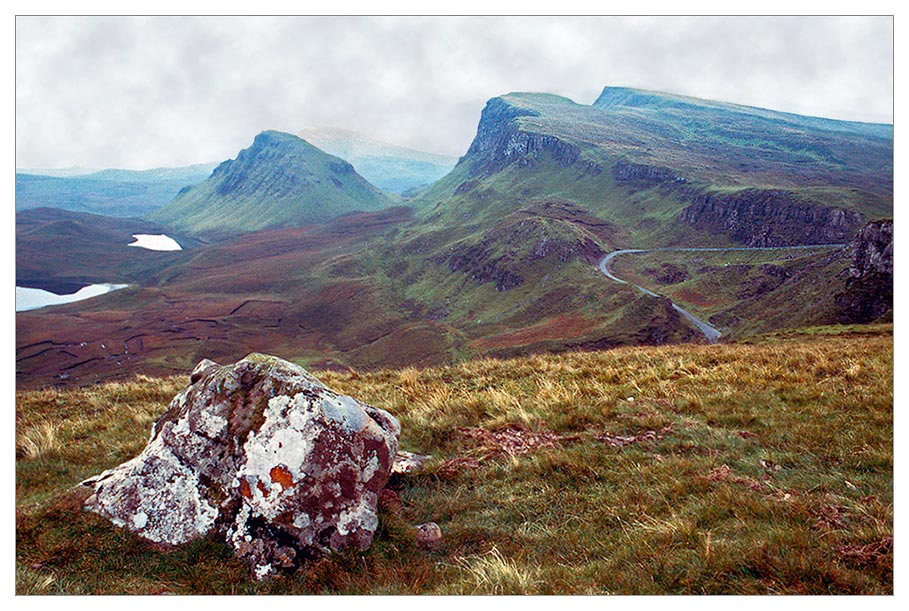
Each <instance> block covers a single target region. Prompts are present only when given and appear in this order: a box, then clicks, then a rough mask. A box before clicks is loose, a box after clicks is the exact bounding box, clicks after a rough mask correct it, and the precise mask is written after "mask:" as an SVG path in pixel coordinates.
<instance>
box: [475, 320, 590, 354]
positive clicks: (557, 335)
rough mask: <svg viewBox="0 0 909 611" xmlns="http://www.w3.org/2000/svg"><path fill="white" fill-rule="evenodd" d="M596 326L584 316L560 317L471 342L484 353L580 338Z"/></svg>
mask: <svg viewBox="0 0 909 611" xmlns="http://www.w3.org/2000/svg"><path fill="white" fill-rule="evenodd" d="M594 326H596V323H594V322H593V321H590V320H588V319H586V318H584V317H583V316H560V317H558V318H553V319H550V320H548V321H546V322H544V323H541V324H539V325H534V326H532V327H526V328H524V329H519V330H517V331H512V332H508V333H501V334H499V335H493V336H491V337H484V338H481V339H477V340H475V341H473V342H471V344H470V346H471V348H473V349H474V350H478V351H483V350H491V349H493V348H506V347H510V346H523V345H526V344H532V343H534V342H540V341H547V340H563V339H564V338H566V337H578V336H580V335H583V334H584V333H585V332H586V331H589V330H591V329H593V328H594Z"/></svg>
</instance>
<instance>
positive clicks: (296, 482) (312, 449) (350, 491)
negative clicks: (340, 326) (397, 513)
mask: <svg viewBox="0 0 909 611" xmlns="http://www.w3.org/2000/svg"><path fill="white" fill-rule="evenodd" d="M399 433H400V425H399V424H398V421H397V420H396V419H395V418H394V417H392V416H391V415H390V414H389V413H387V412H385V411H383V410H380V409H377V408H375V407H371V406H369V405H365V404H363V403H360V402H359V401H357V400H356V399H353V398H351V397H348V396H345V395H340V394H338V393H336V392H334V391H332V390H330V389H328V388H327V387H325V386H324V385H323V384H322V383H321V382H319V381H318V380H317V379H316V378H314V377H313V376H312V375H310V374H309V373H307V372H306V371H305V370H304V369H302V368H300V367H298V366H296V365H294V364H292V363H289V362H287V361H283V360H281V359H278V358H276V357H272V356H266V355H262V354H250V355H249V356H247V357H246V358H244V359H243V360H241V361H238V362H237V363H235V364H234V365H228V366H224V367H222V366H220V365H218V364H216V363H213V362H212V361H209V360H204V361H202V362H201V363H199V365H197V366H196V368H195V370H194V371H193V374H192V377H191V385H190V386H188V387H187V388H185V389H184V390H183V391H181V392H180V393H179V394H178V395H177V396H176V397H174V399H173V401H171V404H170V407H169V408H168V410H167V412H165V414H164V415H163V416H161V418H160V419H159V420H158V421H157V422H156V423H155V425H154V427H153V428H152V433H151V439H150V440H149V442H148V445H147V446H146V447H145V449H144V450H143V451H142V453H141V454H139V455H138V456H137V457H135V458H134V459H132V460H130V461H128V462H126V463H124V464H122V465H120V466H118V467H115V468H114V469H111V470H109V471H106V472H104V473H102V474H101V475H99V476H97V477H95V478H92V479H89V480H86V481H85V482H83V484H84V485H86V486H90V487H92V488H93V489H94V492H93V493H92V495H91V496H90V497H89V498H88V499H87V500H86V502H85V505H86V507H87V508H88V509H89V510H91V511H94V512H97V513H99V514H101V515H103V516H106V517H107V518H109V519H110V520H111V521H112V522H113V523H114V524H117V525H118V526H123V527H125V528H128V529H129V530H131V531H133V532H135V533H136V534H138V535H140V536H142V537H144V538H146V539H148V540H150V541H152V542H154V543H157V544H159V545H161V546H164V547H170V546H176V545H180V544H182V543H185V542H187V541H190V540H192V539H195V538H198V537H202V536H205V535H207V534H209V533H212V532H217V533H220V534H221V535H223V536H224V537H225V538H226V540H227V542H228V544H230V545H231V546H232V547H233V549H234V550H235V551H236V553H237V555H238V556H239V557H241V558H243V559H244V560H246V561H247V562H248V563H249V564H250V567H251V569H252V571H253V573H254V574H255V576H256V577H257V578H263V577H267V576H270V575H272V574H274V573H276V572H277V571H279V570H280V569H281V568H291V567H294V566H296V565H297V564H298V563H299V562H300V561H301V560H303V559H305V558H307V557H313V556H315V555H318V554H320V553H323V552H326V551H329V550H334V551H336V550H340V549H342V548H345V547H349V546H353V547H356V548H359V549H365V548H366V547H368V546H369V545H370V543H371V542H372V538H373V535H374V533H375V530H376V527H377V526H378V517H377V511H376V503H377V501H378V497H379V493H380V492H381V491H382V489H383V488H384V487H385V483H386V481H387V480H388V477H389V473H390V471H391V466H392V462H393V460H394V457H395V454H396V451H397V445H398V435H399Z"/></svg>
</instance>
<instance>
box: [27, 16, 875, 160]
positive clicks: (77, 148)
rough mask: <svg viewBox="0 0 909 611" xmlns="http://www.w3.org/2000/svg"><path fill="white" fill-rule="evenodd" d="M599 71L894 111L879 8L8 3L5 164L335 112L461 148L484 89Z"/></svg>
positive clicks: (219, 142)
mask: <svg viewBox="0 0 909 611" xmlns="http://www.w3.org/2000/svg"><path fill="white" fill-rule="evenodd" d="M604 85H617V86H629V87H641V88H646V89H656V90H661V91H670V92H674V93H680V94H686V95H693V96H697V97H703V98H711V99H718V100H724V101H730V102H736V103H740V104H748V105H753V106H761V107H766V108H772V109H776V110H783V111H787V112H794V113H799V114H807V115H814V116H823V117H830V118H838V119H849V120H857V121H871V122H887V123H889V122H892V112H893V111H892V99H893V20H892V18H890V17H870V18H865V17H707V18H702V17H675V18H670V17H638V18H619V17H603V18H590V17H564V18H550V17H524V18H515V17H501V18H499V17H496V18H493V17H458V18H453V17H404V18H400V17H382V18H365V17H364V18H355V17H294V18H287V17H198V18H190V17H148V18H141V17H17V18H16V129H17V134H16V166H17V167H20V168H65V167H70V166H82V167H92V168H104V167H119V168H137V169H138V168H151V167H161V166H180V165H189V164H193V163H200V162H209V161H220V160H223V159H228V158H232V157H235V156H236V153H237V151H239V150H240V149H241V148H243V147H245V146H248V145H249V143H250V142H251V141H252V138H253V137H254V136H255V134H257V133H258V132H260V131H262V130H265V129H276V130H282V131H287V132H291V133H296V132H298V131H300V130H301V129H303V128H306V127H311V126H316V125H329V126H335V127H341V128H346V129H352V130H356V131H360V132H363V133H365V134H367V135H369V136H372V137H375V138H378V139H380V140H385V141H388V142H392V143H395V144H399V145H404V146H410V147H413V148H417V149H421V150H425V151H429V152H435V153H443V154H449V155H462V154H463V153H464V152H465V151H466V150H467V147H468V146H469V144H470V141H471V139H472V137H473V135H474V133H475V130H476V124H477V121H478V119H479V115H480V111H481V110H482V108H483V105H484V104H485V102H486V100H488V99H489V98H490V97H493V96H496V95H499V94H503V93H507V92H510V91H540V92H550V93H556V94H560V95H564V96H567V97H569V98H571V99H573V100H575V101H576V102H579V103H585V104H589V103H591V102H592V101H593V100H594V99H595V98H596V96H597V94H598V93H599V92H600V90H601V89H602V87H603V86H604Z"/></svg>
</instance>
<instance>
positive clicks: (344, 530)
mask: <svg viewBox="0 0 909 611" xmlns="http://www.w3.org/2000/svg"><path fill="white" fill-rule="evenodd" d="M376 500H377V499H376V498H375V495H374V494H372V493H370V492H364V494H363V497H362V498H361V499H360V502H359V503H357V504H356V505H355V506H353V507H348V508H347V509H345V510H344V511H342V512H341V513H340V515H339V516H338V525H337V529H338V533H339V534H342V535H348V534H350V533H352V532H354V531H357V530H368V531H370V532H375V530H376V528H377V527H378V526H379V516H377V515H376V510H375V506H376ZM370 501H371V502H370Z"/></svg>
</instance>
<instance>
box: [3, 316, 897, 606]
mask: <svg viewBox="0 0 909 611" xmlns="http://www.w3.org/2000/svg"><path fill="white" fill-rule="evenodd" d="M319 376H320V378H321V379H322V380H323V381H324V382H326V383H327V384H328V385H329V386H330V387H333V388H335V389H337V390H339V391H343V392H346V393H349V394H351V395H353V396H356V397H357V398H359V399H361V400H364V401H366V402H369V403H371V404H373V405H376V406H378V407H381V408H383V409H387V410H389V411H390V412H391V413H393V414H394V415H395V416H396V417H398V418H399V419H400V421H401V423H402V426H403V428H402V435H401V445H402V447H403V449H406V450H411V451H417V452H421V453H428V454H432V455H433V457H434V458H433V460H432V461H431V462H430V463H429V465H428V468H427V470H426V471H425V472H423V473H421V474H417V475H414V476H409V477H407V478H402V479H401V480H398V481H394V482H392V484H391V486H390V491H389V492H387V493H386V494H385V495H384V496H383V498H382V500H381V502H380V508H381V509H380V528H379V531H378V533H377V537H376V540H375V541H374V543H373V545H372V547H371V548H370V549H369V550H367V551H366V552H363V553H355V552H351V553H344V554H338V555H334V556H330V557H327V558H325V559H322V560H319V561H316V562H313V563H311V564H309V565H307V566H306V567H304V568H302V569H301V570H300V571H299V572H297V573H296V574H295V575H292V576H288V577H282V578H279V579H276V580H274V581H271V582H265V583H256V582H254V581H251V580H250V579H249V576H248V575H247V573H246V569H245V566H244V565H243V564H242V563H241V562H239V561H237V560H235V559H234V558H232V556H231V554H230V551H229V549H228V548H227V547H226V546H225V545H223V544H221V543H218V542H216V541H215V540H211V539H206V540H202V541H198V542H196V543H192V544H190V545H188V546H186V547H184V548H181V549H178V550H176V551H172V552H162V551H159V550H156V549H155V548H154V547H153V546H151V545H150V544H148V543H145V542H143V541H142V540H140V539H138V538H136V537H134V536H131V535H129V534H128V533H126V532H124V531H123V530H120V529H117V528H115V527H113V526H112V525H110V524H109V523H108V522H106V521H105V520H103V519H101V518H100V517H98V516H96V515H94V514H89V513H87V512H85V511H82V510H81V508H80V503H81V500H82V498H84V493H81V492H80V491H79V490H78V489H77V488H74V486H76V484H77V483H78V482H79V481H81V480H82V479H84V478H86V477H89V476H91V475H94V474H97V473H99V472H100V471H102V470H104V469H107V468H109V467H112V466H114V465H117V464H119V463H121V462H123V461H125V460H127V459H129V458H131V457H132V456H134V455H135V454H137V453H138V452H139V451H140V450H141V449H142V447H143V446H144V444H145V442H146V441H147V438H148V431H149V428H150V426H151V424H152V422H153V421H154V420H155V418H156V417H157V416H158V415H159V414H161V413H162V412H163V411H164V409H165V407H166V405H167V402H168V401H169V399H170V398H171V397H172V396H173V394H175V393H176V392H177V391H178V390H179V389H180V388H181V387H183V386H184V385H185V384H186V383H187V378H186V377H177V378H168V379H161V380H155V379H150V378H147V377H139V378H136V379H134V380H133V381H131V382H127V383H121V384H112V385H103V386H95V387H90V388H82V389H73V390H68V391H57V390H43V391H28V392H19V393H17V398H16V589H17V592H18V593H20V594H45V593H67V594H125V593H131V594H151V593H171V594H202V593H205V594H247V593H272V594H292V593H294V594H295V593H319V594H330V593H343V594H365V593H371V594H422V593H437V594H472V593H490V594H492V593H495V594H605V593H612V594H892V593H893V538H892V537H893V337H892V325H877V326H865V327H848V328H847V327H827V328H819V329H807V330H804V331H800V332H792V333H788V334H780V335H774V336H766V337H764V338H762V339H760V340H758V341H754V342H752V343H748V344H729V345H713V346H691V345H689V346H665V347H655V348H621V349H616V350H610V351H606V352H585V353H570V354H563V355H559V356H552V355H549V356H544V355H541V356H534V357H526V358H520V359H514V360H491V359H483V360H478V361H472V362H468V363H464V364H462V365H459V366H453V367H441V368H433V369H423V370H420V369H413V368H408V369H401V370H384V371H376V372H372V373H365V372H348V373H329V372H322V373H319ZM426 521H435V522H437V523H438V524H439V525H440V526H441V528H442V532H443V534H444V539H443V542H442V545H441V546H440V547H439V548H438V549H437V550H436V551H433V552H425V551H421V550H420V549H419V548H418V547H417V545H416V544H415V541H414V536H413V532H412V531H411V527H412V526H414V525H416V524H419V523H422V522H426Z"/></svg>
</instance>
